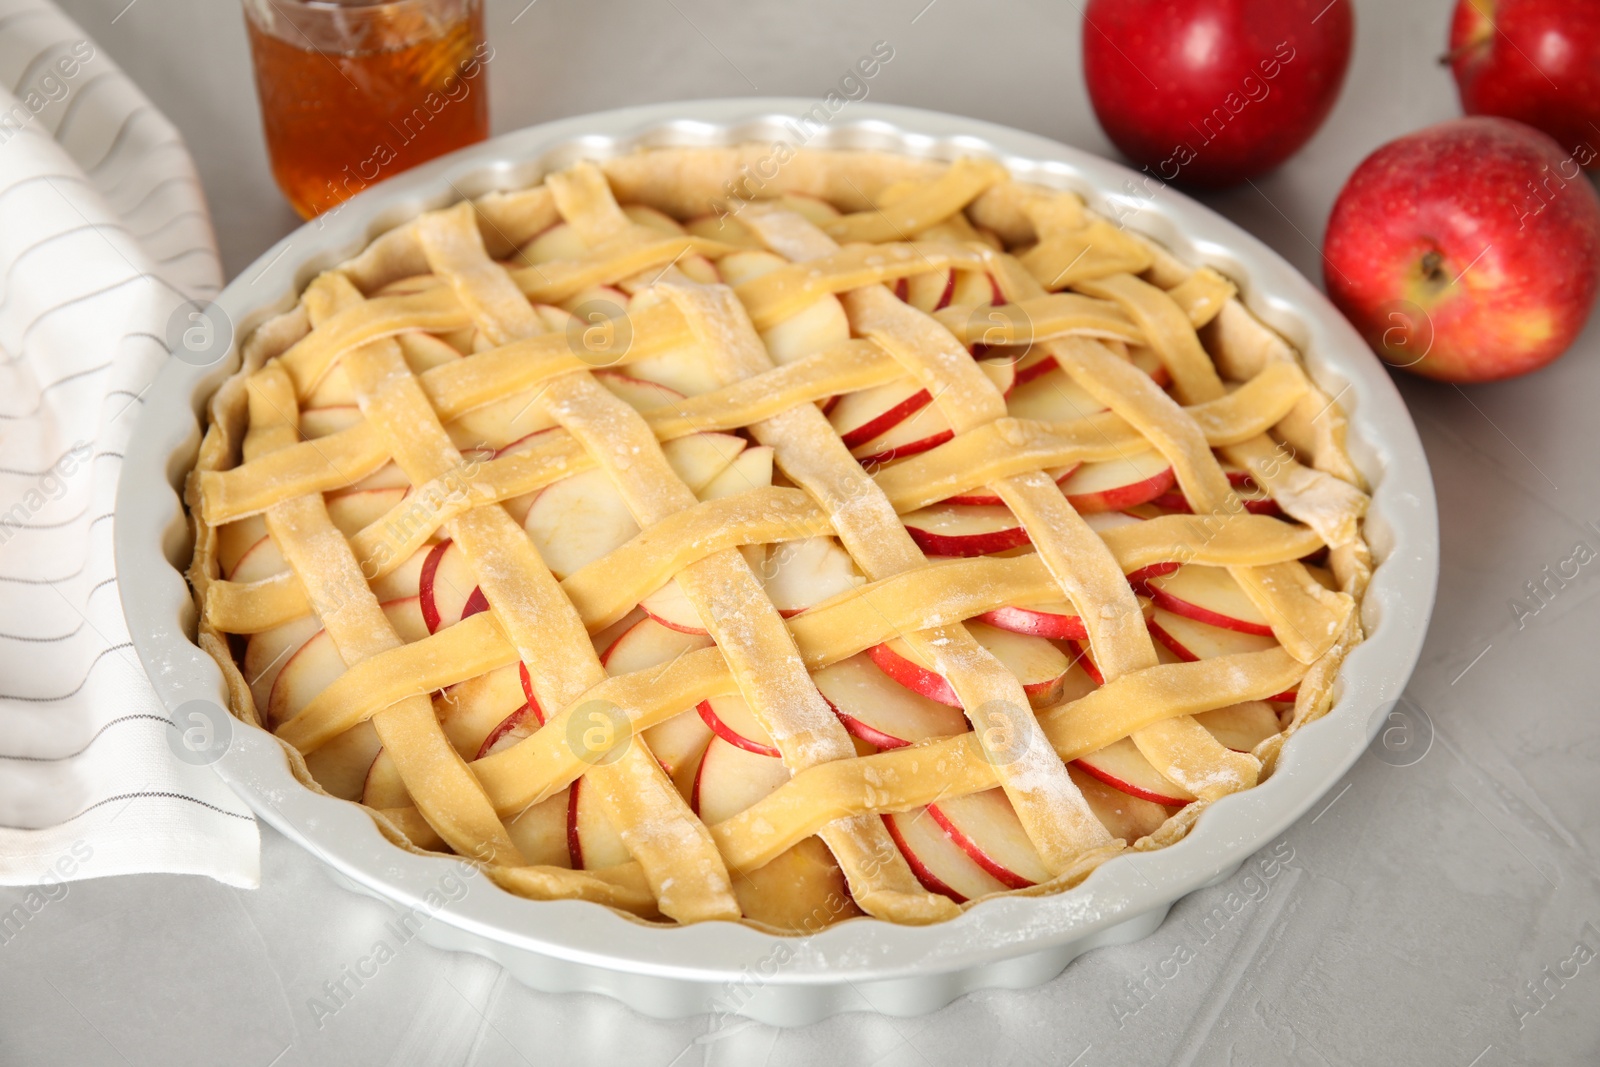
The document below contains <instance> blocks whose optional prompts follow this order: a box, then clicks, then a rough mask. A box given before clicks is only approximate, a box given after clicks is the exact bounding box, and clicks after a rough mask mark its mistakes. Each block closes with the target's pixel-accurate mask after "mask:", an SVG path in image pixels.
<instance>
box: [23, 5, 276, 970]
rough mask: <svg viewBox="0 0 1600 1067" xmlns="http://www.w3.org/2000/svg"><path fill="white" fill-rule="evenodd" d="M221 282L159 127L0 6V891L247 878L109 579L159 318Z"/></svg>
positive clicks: (231, 819) (75, 37)
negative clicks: (140, 876) (125, 473)
mask: <svg viewBox="0 0 1600 1067" xmlns="http://www.w3.org/2000/svg"><path fill="white" fill-rule="evenodd" d="M220 282H221V268H220V263H219V261H218V258H217V252H216V245H215V242H214V239H213V237H212V234H211V224H210V220H209V217H208V216H207V214H206V208H205V201H204V198H203V195H202V192H201V188H200V183H199V181H198V180H197V178H196V176H195V171H194V166H193V163H192V161H191V160H190V158H189V154H188V152H187V151H186V150H185V148H184V145H183V142H182V140H181V139H180V138H179V136H178V133H177V131H176V130H175V129H174V128H173V127H172V126H171V124H170V123H168V122H167V120H166V119H165V118H164V117H163V116H162V115H161V114H160V113H159V112H158V111H156V109H155V108H154V107H153V106H152V105H151V104H150V102H149V101H148V100H147V99H145V97H144V96H143V94H141V93H140V92H139V90H138V89H136V88H135V87H134V85H133V83H132V82H131V81H129V80H128V78H127V77H126V76H125V75H124V74H123V73H122V72H121V71H120V70H118V69H117V67H116V66H115V65H114V64H113V63H112V62H111V60H110V57H109V56H107V55H106V54H105V52H104V51H103V50H102V49H101V48H100V47H99V46H97V45H96V44H95V43H94V42H93V41H90V40H89V39H88V38H87V36H86V35H85V34H84V33H83V32H82V30H80V29H79V28H78V27H77V26H76V25H74V24H73V23H72V22H71V21H70V20H69V19H67V18H66V17H65V16H64V15H62V14H61V12H60V11H58V10H57V9H56V8H55V7H53V6H52V5H51V4H49V3H48V2H47V0H0V883H5V884H11V885H31V884H38V883H41V882H42V883H45V884H46V889H49V888H50V887H51V886H54V885H55V884H56V883H57V882H60V881H66V880H71V879H75V878H93V877H101V876H104V875H111V874H130V873H135V872H156V871H159V872H169V873H189V874H205V875H210V876H211V877H213V878H217V879H220V880H222V881H224V882H227V883H229V884H232V885H239V886H254V885H256V884H257V882H258V879H259V865H260V860H259V848H260V842H259V839H258V836H257V832H256V825H255V821H254V819H253V818H252V816H251V815H250V812H249V810H248V809H247V808H246V807H245V806H244V805H243V804H242V803H241V802H240V801H239V800H238V799H237V798H236V797H235V796H234V795H233V793H232V792H231V791H230V790H229V789H228V788H227V786H226V785H224V784H223V783H222V782H221V780H219V779H218V778H217V777H216V775H215V774H214V773H213V772H212V771H211V769H210V768H209V767H207V766H203V765H201V766H196V765H191V763H188V762H184V761H180V760H179V759H178V758H177V755H176V752H177V751H181V750H182V743H181V741H179V740H178V738H179V734H178V732H177V730H176V729H175V727H174V726H173V725H172V724H171V723H170V721H169V720H168V717H167V713H166V711H165V709H164V708H162V706H161V704H160V703H159V701H158V700H157V699H156V695H155V693H154V691H153V690H152V689H151V688H150V683H149V682H148V681H147V680H146V678H145V675H144V672H143V670H142V669H141V668H140V666H139V661H138V658H137V656H136V655H135V654H134V651H133V648H132V646H131V645H130V644H129V640H128V630H127V625H126V623H125V622H124V621H123V616H122V606H121V604H120V603H119V601H118V587H117V578H116V574H115V573H114V571H113V567H112V548H111V531H112V509H113V501H114V498H115V493H116V481H117V474H118V472H119V470H120V466H121V462H122V452H123V445H124V443H125V442H126V441H127V440H128V438H129V436H130V435H131V434H132V432H133V430H134V427H135V424H136V423H137V420H138V416H139V413H140V409H141V406H142V396H141V394H142V392H143V390H144V389H145V388H146V386H147V385H148V384H149V382H150V380H151V378H152V377H153V376H154V374H155V372H156V370H157V368H159V367H160V366H161V363H162V361H163V360H165V359H167V358H169V357H168V355H167V347H166V341H165V338H166V337H167V336H168V321H169V319H170V318H171V316H172V315H173V313H174V311H175V310H177V309H178V308H179V307H180V306H181V305H182V303H183V301H184V300H185V299H196V298H198V299H202V300H203V299H205V298H208V297H210V296H212V295H214V294H215V293H216V291H217V290H218V288H219V286H220ZM51 899H53V897H52V898H51ZM8 918H9V919H13V920H16V916H0V938H3V937H4V932H5V928H4V922H5V920H7V919H8ZM17 921H24V920H17Z"/></svg>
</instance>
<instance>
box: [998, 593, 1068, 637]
mask: <svg viewBox="0 0 1600 1067" xmlns="http://www.w3.org/2000/svg"><path fill="white" fill-rule="evenodd" d="M978 618H979V619H980V620H982V621H983V622H986V623H988V624H989V625H990V626H998V627H999V628H1000V629H1002V630H1010V631H1011V632H1012V633H1017V634H1032V635H1033V636H1034V637H1048V638H1051V639H1053V640H1057V641H1084V640H1087V639H1088V636H1089V633H1088V631H1087V630H1085V629H1084V628H1083V620H1082V619H1081V618H1079V617H1078V613H1077V612H1076V611H1075V610H1074V609H1073V607H1072V605H1070V604H1068V603H1066V602H1064V601H1058V602H1055V603H1049V604H1018V605H1014V606H1008V607H1003V608H995V609H994V610H993V611H986V612H984V613H983V614H982V615H979V616H978Z"/></svg>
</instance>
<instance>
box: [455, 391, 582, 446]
mask: <svg viewBox="0 0 1600 1067" xmlns="http://www.w3.org/2000/svg"><path fill="white" fill-rule="evenodd" d="M542 389H543V386H539V387H536V388H533V389H524V390H523V391H522V392H520V393H512V394H511V395H509V396H505V397H502V398H501V399H499V400H495V401H492V402H490V403H488V404H485V405H483V406H482V407H476V408H473V409H472V410H471V411H467V412H463V413H462V414H460V415H457V416H456V417H455V418H453V419H451V420H450V421H449V422H447V423H445V426H444V428H445V432H446V433H448V434H449V435H450V440H451V442H452V443H453V444H454V445H455V446H456V447H457V448H458V449H467V448H475V447H479V446H483V447H488V448H503V447H505V446H507V445H510V444H512V443H513V442H516V441H520V440H522V439H523V438H525V437H528V436H529V435H531V434H536V433H540V432H542V431H545V430H550V429H553V428H554V427H555V424H556V422H555V419H553V418H551V417H550V414H549V412H547V411H546V410H545V406H544V405H543V404H542V403H540V402H539V395H540V391H541V390H542Z"/></svg>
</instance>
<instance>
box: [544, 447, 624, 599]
mask: <svg viewBox="0 0 1600 1067" xmlns="http://www.w3.org/2000/svg"><path fill="white" fill-rule="evenodd" d="M523 528H524V529H526V530H527V531H528V536H529V537H530V538H532V540H533V547H534V548H536V549H538V550H539V556H540V557H541V558H542V559H543V560H544V563H545V566H547V567H549V568H550V573H552V574H554V575H555V576H556V577H557V578H565V577H566V576H567V575H569V574H571V573H573V572H574V571H576V570H578V569H580V568H581V567H583V565H584V564H586V563H593V562H594V561H595V560H597V559H599V558H600V557H601V556H604V555H605V554H606V553H608V552H611V551H612V550H614V549H617V548H620V547H622V546H623V545H625V544H627V543H628V541H629V539H630V538H632V537H634V536H635V535H637V534H638V532H639V524H638V523H637V522H635V521H634V519H633V513H632V512H630V511H629V510H628V505H627V504H626V503H625V502H624V501H623V499H622V495H621V494H620V493H618V492H617V488H616V486H615V485H614V484H613V483H612V481H611V478H610V477H609V476H608V475H607V474H606V473H605V471H602V470H589V471H584V472H583V473H582V474H574V475H572V476H571V477H569V478H563V479H561V480H560V481H558V482H554V483H552V484H551V485H547V486H545V487H544V488H543V489H541V490H540V491H539V495H538V496H536V497H534V498H533V503H532V504H531V505H530V506H529V507H528V517H527V518H526V519H525V520H524V521H523Z"/></svg>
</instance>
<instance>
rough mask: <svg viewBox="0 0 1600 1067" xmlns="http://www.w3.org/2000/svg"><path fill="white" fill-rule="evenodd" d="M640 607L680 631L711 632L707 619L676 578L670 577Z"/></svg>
mask: <svg viewBox="0 0 1600 1067" xmlns="http://www.w3.org/2000/svg"><path fill="white" fill-rule="evenodd" d="M639 607H641V608H643V609H644V613H645V614H646V615H648V616H650V617H651V618H652V619H654V620H655V621H656V622H659V623H660V624H661V625H662V626H666V627H668V628H670V629H673V630H677V631H678V632H679V633H685V634H704V633H709V632H710V631H709V630H707V629H706V624H705V620H703V619H702V618H701V617H700V611H699V609H697V608H696V607H695V606H694V604H692V603H691V602H690V601H689V598H688V596H687V595H685V594H684V591H683V587H682V586H680V585H679V584H678V580H677V579H676V578H668V579H667V584H666V585H663V586H662V587H661V588H660V589H657V590H656V591H655V592H653V593H651V594H650V595H649V596H647V597H645V598H644V599H643V600H641V601H639Z"/></svg>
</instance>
